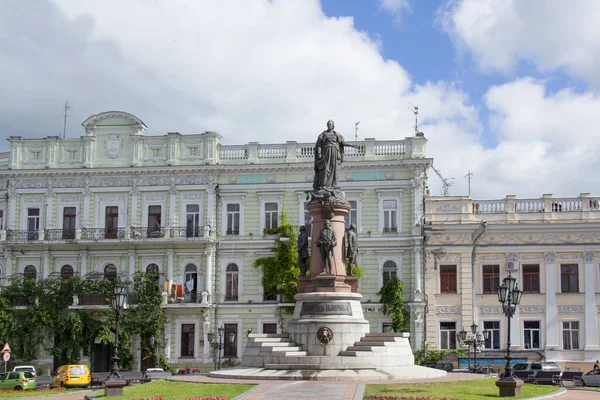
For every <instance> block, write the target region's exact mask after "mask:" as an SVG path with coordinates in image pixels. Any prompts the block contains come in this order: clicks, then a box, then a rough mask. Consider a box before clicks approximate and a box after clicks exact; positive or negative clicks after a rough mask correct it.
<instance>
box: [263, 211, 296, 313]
mask: <svg viewBox="0 0 600 400" xmlns="http://www.w3.org/2000/svg"><path fill="white" fill-rule="evenodd" d="M265 233H270V234H276V235H277V238H276V239H275V245H274V246H273V247H272V248H271V251H272V252H273V253H274V254H273V255H272V256H268V257H261V258H258V259H257V260H256V261H254V267H255V268H262V271H263V282H262V284H263V288H264V292H265V295H267V296H271V297H273V296H275V297H276V296H278V295H279V296H282V297H283V300H284V301H286V302H290V301H294V296H295V295H296V294H297V293H298V275H299V274H300V268H298V245H297V243H296V232H295V230H294V227H293V226H292V225H290V224H289V223H288V222H287V213H286V212H285V209H284V210H282V212H281V224H280V225H279V226H278V227H277V228H272V229H269V230H268V232H265Z"/></svg>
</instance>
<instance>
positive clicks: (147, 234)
mask: <svg viewBox="0 0 600 400" xmlns="http://www.w3.org/2000/svg"><path fill="white" fill-rule="evenodd" d="M129 235H130V237H131V239H133V240H136V239H160V238H164V237H165V228H163V227H153V228H150V227H147V226H143V227H136V226H132V227H131V228H129Z"/></svg>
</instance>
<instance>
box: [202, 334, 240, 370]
mask: <svg viewBox="0 0 600 400" xmlns="http://www.w3.org/2000/svg"><path fill="white" fill-rule="evenodd" d="M206 336H208V341H209V342H210V346H211V347H212V348H213V349H214V350H215V351H218V352H219V354H218V363H217V356H215V358H214V360H215V368H216V369H221V350H222V349H223V347H224V344H225V343H223V336H225V328H223V327H222V326H221V327H220V328H218V329H217V333H216V334H215V333H214V332H210V333H207V334H206ZM226 340H227V343H234V342H235V333H233V332H229V333H228V334H227V339H226Z"/></svg>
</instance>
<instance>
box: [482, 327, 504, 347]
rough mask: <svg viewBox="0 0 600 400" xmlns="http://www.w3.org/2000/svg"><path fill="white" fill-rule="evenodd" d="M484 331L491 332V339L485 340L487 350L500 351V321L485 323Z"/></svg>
mask: <svg viewBox="0 0 600 400" xmlns="http://www.w3.org/2000/svg"><path fill="white" fill-rule="evenodd" d="M483 330H485V331H489V332H490V337H489V339H485V344H484V347H485V348H486V349H497V350H499V349H500V321H483Z"/></svg>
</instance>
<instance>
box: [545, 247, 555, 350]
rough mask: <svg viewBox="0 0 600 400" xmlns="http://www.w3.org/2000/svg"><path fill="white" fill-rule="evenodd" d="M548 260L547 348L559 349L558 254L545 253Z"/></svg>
mask: <svg viewBox="0 0 600 400" xmlns="http://www.w3.org/2000/svg"><path fill="white" fill-rule="evenodd" d="M544 257H545V258H546V347H555V348H558V321H557V314H558V310H557V307H556V287H557V286H556V265H555V264H554V263H555V260H556V253H555V252H549V253H544Z"/></svg>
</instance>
